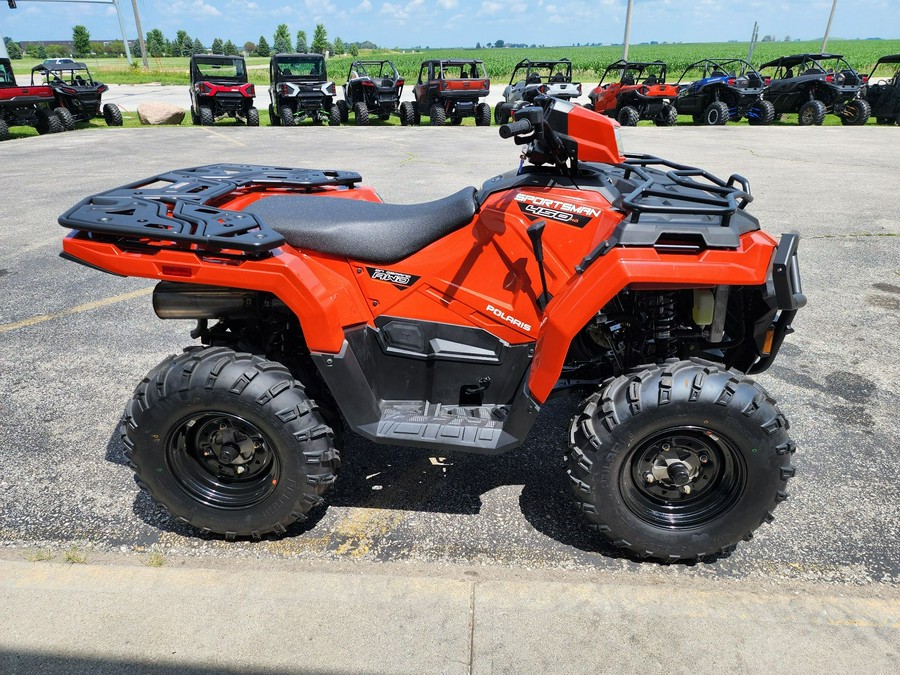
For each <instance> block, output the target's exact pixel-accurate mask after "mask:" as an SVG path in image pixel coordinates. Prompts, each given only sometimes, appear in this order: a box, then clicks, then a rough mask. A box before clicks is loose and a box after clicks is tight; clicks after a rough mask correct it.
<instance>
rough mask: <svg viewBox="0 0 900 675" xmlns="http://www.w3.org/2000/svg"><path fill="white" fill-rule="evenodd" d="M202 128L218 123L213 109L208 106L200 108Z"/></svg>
mask: <svg viewBox="0 0 900 675" xmlns="http://www.w3.org/2000/svg"><path fill="white" fill-rule="evenodd" d="M199 117H200V126H203V127H211V126H212V125H213V124H215V122H216V116H215V115H213V111H212V108H210V107H209V106H208V105H201V106H200V115H199Z"/></svg>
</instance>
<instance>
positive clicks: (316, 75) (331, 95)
mask: <svg viewBox="0 0 900 675" xmlns="http://www.w3.org/2000/svg"><path fill="white" fill-rule="evenodd" d="M336 94H337V90H336V89H335V86H334V82H332V81H331V80H329V79H328V71H327V69H326V66H325V57H324V56H322V55H321V54H276V55H275V56H273V57H272V58H271V59H270V60H269V120H270V122H271V123H272V125H273V126H278V125H281V126H285V127H292V126H294V125H295V124H299V123H300V122H302V121H303V120H305V119H311V120H312V122H313V124H321V123H323V122H328V124H330V125H331V126H338V125H339V124H340V123H341V117H342V115H341V109H340V108H339V107H338V105H337V103H336V101H335V95H336Z"/></svg>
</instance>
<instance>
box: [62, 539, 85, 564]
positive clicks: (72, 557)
mask: <svg viewBox="0 0 900 675" xmlns="http://www.w3.org/2000/svg"><path fill="white" fill-rule="evenodd" d="M65 559H66V562H67V563H70V564H73V565H74V564H84V563H86V562H87V556H86V555H84V553H82V552H81V551H79V550H78V546H77V545H76V544H72V546H71V547H70V548H69V549H68V550H66V553H65Z"/></svg>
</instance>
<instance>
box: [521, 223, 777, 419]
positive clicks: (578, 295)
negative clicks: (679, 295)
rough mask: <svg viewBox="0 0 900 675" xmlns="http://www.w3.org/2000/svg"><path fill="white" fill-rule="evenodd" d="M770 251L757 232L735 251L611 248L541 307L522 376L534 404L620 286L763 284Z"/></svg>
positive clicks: (743, 238) (545, 393)
mask: <svg viewBox="0 0 900 675" xmlns="http://www.w3.org/2000/svg"><path fill="white" fill-rule="evenodd" d="M774 249H775V241H774V239H772V238H771V237H770V236H769V235H767V234H765V233H764V232H761V231H754V232H749V233H747V234H744V235H742V236H741V244H740V248H739V249H737V250H716V249H709V250H706V251H702V252H700V253H697V254H693V255H688V254H673V253H660V252H657V251H656V250H655V249H653V248H637V247H634V248H625V247H616V248H613V249H611V250H610V251H609V252H608V253H606V254H605V255H602V256H600V257H599V258H597V259H596V261H595V262H594V263H593V264H591V265H590V266H588V267H587V269H585V271H584V272H583V273H582V274H576V275H575V276H573V277H572V279H571V280H570V282H569V283H568V284H567V286H566V287H565V288H564V289H563V290H561V291H560V292H559V293H557V294H556V295H555V296H554V298H553V299H552V300H551V301H550V303H549V304H548V305H547V309H546V312H545V313H544V317H543V320H542V321H541V326H540V332H539V335H538V341H537V345H536V347H535V354H534V362H533V364H532V368H531V371H530V373H529V378H528V388H529V390H530V392H531V395H532V396H533V397H534V399H535V400H536V401H538V402H539V403H543V402H544V401H546V400H547V397H548V396H549V395H550V392H551V391H552V389H553V386H554V385H555V384H556V382H557V380H558V379H559V376H560V373H561V372H562V368H563V365H564V363H565V359H566V355H567V354H568V351H569V345H570V343H571V342H572V340H573V339H574V338H575V336H576V335H577V334H578V333H579V332H580V331H581V329H582V328H584V326H586V325H587V323H588V322H589V321H590V320H591V318H592V317H594V315H596V314H597V313H598V312H599V311H600V310H601V309H602V308H603V307H605V306H606V305H607V303H609V301H610V300H612V298H613V297H615V295H616V294H618V293H619V292H620V291H621V290H623V289H625V288H627V287H629V286H631V287H635V286H639V287H640V289H641V290H652V289H654V288H659V289H669V290H671V289H677V288H697V287H709V286H716V285H732V286H741V285H746V286H754V285H760V284H764V283H765V282H766V278H767V274H768V270H769V263H770V260H771V258H772V253H773V251H774Z"/></svg>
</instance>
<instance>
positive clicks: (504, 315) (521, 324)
mask: <svg viewBox="0 0 900 675" xmlns="http://www.w3.org/2000/svg"><path fill="white" fill-rule="evenodd" d="M485 311H487V312H490V313H491V314H493V315H494V316H496V317H497V318H498V319H502V320H503V321H508V322H509V323H511V324H512V325H513V326H518V327H519V328H521V329H522V330H524V331H530V330H531V324H528V323H525V322H524V321H519V320H518V319H517V318H515V317H514V316H510V315H509V314H507V313H506V312H504V311H503V310H502V309H497V308H496V307H494V306H493V305H488V306H487V308H486V309H485Z"/></svg>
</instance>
